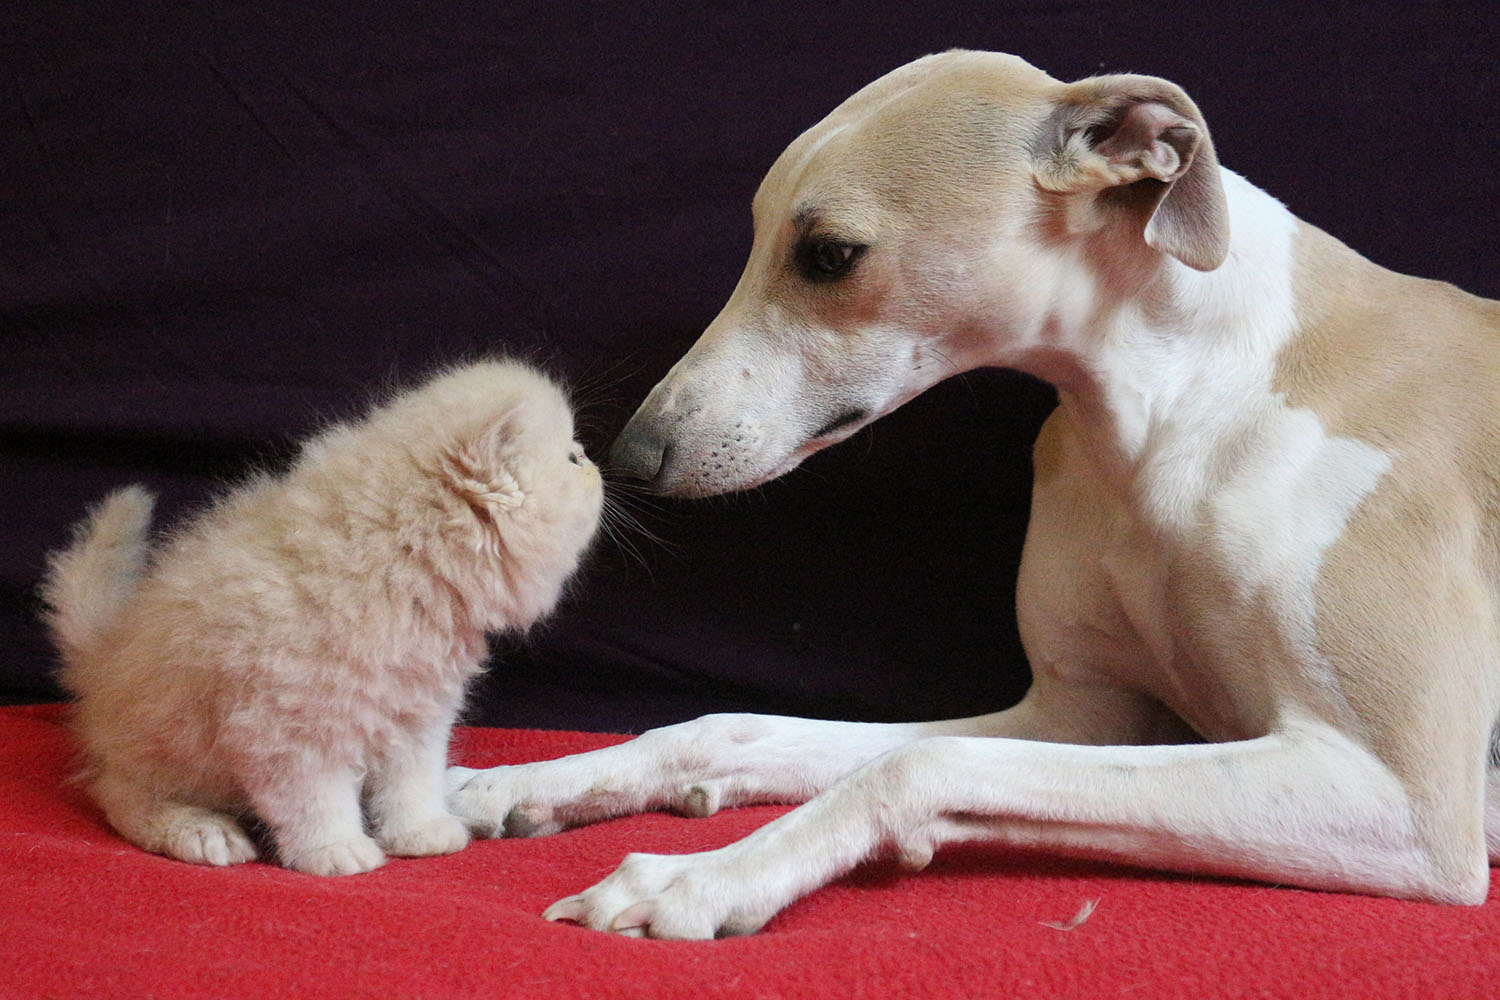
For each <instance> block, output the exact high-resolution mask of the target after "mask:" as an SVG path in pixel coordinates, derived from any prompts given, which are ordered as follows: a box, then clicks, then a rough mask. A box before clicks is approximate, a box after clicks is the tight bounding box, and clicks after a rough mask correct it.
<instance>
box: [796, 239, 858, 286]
mask: <svg viewBox="0 0 1500 1000" xmlns="http://www.w3.org/2000/svg"><path fill="white" fill-rule="evenodd" d="M864 252H865V247H863V246H861V245H860V244H858V243H845V242H843V241H841V240H831V239H826V238H809V239H805V240H803V241H802V242H801V243H799V244H798V245H797V269H798V270H799V271H801V272H802V276H803V277H804V278H806V279H807V280H809V281H836V280H837V279H839V278H842V277H843V276H844V275H846V274H848V273H849V271H850V269H851V268H853V267H854V264H855V262H856V261H857V260H859V258H860V255H861V254H863V253H864Z"/></svg>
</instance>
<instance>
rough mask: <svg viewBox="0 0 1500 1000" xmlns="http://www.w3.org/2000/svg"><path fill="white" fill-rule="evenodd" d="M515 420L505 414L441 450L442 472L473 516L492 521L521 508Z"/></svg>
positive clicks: (523, 492)
mask: <svg viewBox="0 0 1500 1000" xmlns="http://www.w3.org/2000/svg"><path fill="white" fill-rule="evenodd" d="M517 431H518V428H517V417H516V415H515V414H506V415H504V416H502V417H500V418H499V419H496V420H494V421H493V422H491V423H490V424H488V425H487V426H486V427H484V428H483V429H482V430H481V431H479V432H478V433H476V434H472V435H470V436H467V437H463V438H459V439H458V440H456V441H454V442H453V443H451V444H450V445H449V446H448V447H447V448H445V449H444V450H443V460H442V472H443V475H445V476H446V477H447V479H448V482H449V485H450V486H451V487H452V489H453V490H454V492H456V493H457V494H458V495H459V496H461V497H462V498H463V499H464V501H465V502H466V503H468V505H469V506H470V507H471V508H473V509H474V511H475V513H478V514H482V515H484V516H486V517H487V518H488V519H489V520H491V521H494V520H496V519H498V518H499V517H501V516H503V515H505V514H507V513H509V512H510V511H513V510H515V509H517V508H518V507H520V506H521V504H522V503H524V502H525V500H526V492H525V490H524V489H523V488H522V486H521V483H520V482H519V481H518V480H517V479H516V469H515V468H514V466H515V462H514V458H515V449H514V448H513V447H512V443H513V442H514V440H515V437H516V434H517Z"/></svg>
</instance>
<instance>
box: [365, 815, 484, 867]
mask: <svg viewBox="0 0 1500 1000" xmlns="http://www.w3.org/2000/svg"><path fill="white" fill-rule="evenodd" d="M376 839H377V840H378V842H379V844H380V846H381V847H383V848H385V852H386V853H387V854H390V855H394V856H395V857H398V858H430V857H435V856H437V855H439V854H453V853H454V852H456V851H461V850H463V849H464V848H465V847H467V846H468V845H469V830H468V828H467V827H466V826H465V825H464V823H463V821H462V820H460V819H459V818H458V817H456V816H435V817H433V818H432V819H429V820H428V821H427V822H425V823H419V824H417V825H416V826H412V827H401V828H397V829H386V830H382V831H381V832H380V834H379V836H378V837H377V838H376Z"/></svg>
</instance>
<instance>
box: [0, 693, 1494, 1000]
mask: <svg viewBox="0 0 1500 1000" xmlns="http://www.w3.org/2000/svg"><path fill="white" fill-rule="evenodd" d="M618 739H619V737H613V736H602V735H589V734H581V733H558V732H527V731H517V730H494V729H465V730H460V732H459V735H458V737H457V740H456V742H455V754H456V757H457V759H458V760H460V761H461V762H463V763H465V764H468V765H471V766H486V765H489V764H497V763H513V762H517V761H523V760H531V759H536V758H540V757H548V756H555V755H558V754H563V753H571V752H574V751H578V750H584V749H589V748H593V747H596V746H602V745H604V744H607V743H611V742H615V741H617V740H618ZM69 753H70V751H69V744H68V740H67V734H66V731H65V730H64V728H63V726H62V725H61V713H60V712H59V710H58V709H57V708H56V707H54V706H44V707H32V708H11V709H0V913H3V914H4V917H3V920H4V925H3V929H0V954H3V955H4V956H5V957H6V961H5V963H4V968H3V971H0V996H3V997H28V998H29V997H64V996H68V997H71V996H89V997H148V996H149V997H155V998H172V997H257V998H262V997H298V998H319V997H329V998H333V997H337V998H346V997H380V998H391V997H470V996H472V997H483V998H485V1000H503V998H509V997H515V998H525V1000H545V998H549V997H583V998H587V997H609V998H628V997H641V998H652V1000H662V998H672V997H683V998H703V997H716V996H726V997H728V996H733V997H782V996H798V997H800V996H815V997H826V998H844V997H864V996H871V997H881V998H900V997H922V998H945V997H955V998H964V1000H971V998H975V997H1000V996H1005V997H1010V996H1015V997H1080V998H1082V997H1088V998H1095V997H1113V996H1130V997H1142V998H1150V1000H1170V998H1177V997H1182V998H1189V997H1192V998H1198V997H1209V996H1215V997H1281V996H1285V997H1299V998H1312V997H1339V998H1343V1000H1349V998H1356V1000H1357V998H1366V997H1368V998H1381V1000H1388V998H1394V997H1444V998H1449V997H1480V996H1494V995H1496V992H1497V990H1500V986H1497V984H1500V904H1497V901H1496V899H1495V896H1494V895H1492V896H1491V898H1490V902H1489V904H1488V905H1486V906H1483V907H1479V908H1473V909H1460V908H1453V907H1442V906H1433V905H1426V904H1419V903H1402V902H1396V901H1393V900H1386V899H1366V898H1362V897H1357V896H1343V895H1335V894H1330V893H1314V892H1299V891H1294V890H1288V889H1273V888H1267V887H1262V886H1255V885H1242V884H1235V883H1230V882H1223V881H1211V880H1198V879H1190V878H1181V877H1175V876H1165V875H1156V874H1151V873H1143V872H1139V871H1127V870H1121V869H1115V868H1109V867H1104V866H1098V865H1090V864H1081V863H1071V862H1060V861H1053V860H1048V859H1041V858H1036V857H1017V856H1015V855H1012V854H1007V853H1004V852H997V851H991V850H985V849H981V848H977V847H975V848H967V849H963V850H958V851H953V852H949V853H948V854H945V855H942V856H940V857H939V858H938V859H937V860H936V861H934V862H933V864H932V866H931V867H930V868H928V869H927V871H925V872H923V873H922V874H920V875H914V876H902V875H898V874H897V873H896V872H895V871H894V870H893V869H891V868H888V867H880V866H874V867H871V868H868V869H865V870H862V871H861V872H859V873H857V874H856V875H854V876H852V877H850V878H848V879H845V880H843V881H841V882H839V883H838V884H836V885H833V886H831V887H829V888H828V889H826V890H824V891H822V892H819V893H816V894H814V895H812V896H810V897H808V898H807V899H804V900H803V901H801V902H799V903H797V904H795V905H794V906H792V907H791V908H790V909H788V910H787V911H785V912H784V913H782V914H781V915H780V916H779V917H777V918H776V919H775V920H773V921H772V922H771V923H770V924H769V925H768V926H767V927H766V929H765V930H764V931H762V932H761V933H760V934H758V935H756V936H754V937H749V938H739V939H733V940H725V941H715V942H705V943H687V944H683V943H672V942H660V941H638V940H631V939H626V938H618V937H612V936H608V935H604V934H596V933H593V932H590V931H585V930H582V929H579V928H576V927H570V926H565V925H557V924H549V923H546V922H545V921H543V920H541V919H540V917H539V916H538V914H539V913H540V912H541V911H542V909H543V908H544V907H545V906H546V905H547V904H548V903H550V902H552V901H553V900H554V899H556V898H558V897H560V896H564V895H567V894H569V893H572V892H576V891H578V890H580V889H582V888H584V887H585V886H587V885H589V884H591V883H592V882H594V881H595V880H597V879H599V878H600V877H602V876H603V875H605V874H606V873H607V872H608V871H609V870H610V869H611V868H612V867H613V866H614V865H615V864H617V863H618V862H619V860H620V858H621V857H623V856H624V854H626V853H627V852H629V851H651V852H667V853H670V852H683V851H692V850H700V849H704V848H710V847H716V846H719V845H722V844H724V843H726V842H728V841H729V840H731V839H734V838H736V837H739V836H742V835H743V834H745V833H747V832H748V831H750V830H751V829H753V828H754V827H755V826H757V825H758V824H761V823H764V822H766V821H767V820H769V819H771V818H772V817H774V816H776V815H778V813H779V812H780V811H781V810H779V809H771V808H756V809H742V810H729V811H726V812H724V813H721V814H719V815H717V816H714V817H712V818H710V819H704V820H689V819H681V818H677V817H672V816H664V815H652V816H640V817H633V818H629V819H623V820H617V821H614V822H610V823H603V824H600V825H598V826H594V827H590V828H586V829H581V830H574V831H570V832H568V833H564V834H561V835H559V836H556V837H550V838H543V839H538V840H518V841H517V840H513V841H499V840H497V841H482V842H479V843H476V844H474V845H473V846H471V847H470V848H469V849H468V850H465V851H463V852H462V853H460V854H457V855H453V856H451V857H447V858H438V859H423V860H395V861H392V862H390V863H389V864H387V865H386V866H385V867H384V868H381V869H380V870H378V871H375V872H372V873H370V874H368V875H359V876H355V877H352V878H343V879H319V878H314V877H311V876H307V875H299V874H296V873H293V872H288V871H284V870H281V869H278V868H273V867H270V866H267V865H262V864H252V865H243V866H240V867H237V868H231V869H210V868H200V867H196V866H192V865H187V864H183V863H180V862H176V861H169V860H166V859H164V858H159V857H155V856H152V855H149V854H146V853H144V852H142V851H139V850H137V849H136V848H134V847H132V846H131V845H129V844H127V843H126V842H124V841H123V840H121V839H119V838H118V837H116V836H115V835H114V834H113V833H111V832H110V831H109V830H108V829H107V828H106V827H105V826H104V825H103V822H102V820H101V819H100V817H99V815H98V813H97V812H96V811H95V809H94V808H93V807H92V806H91V805H90V804H89V803H88V801H87V800H86V799H85V797H84V796H83V795H82V793H81V792H80V791H79V790H78V789H77V788H76V787H74V786H71V785H68V784H66V783H65V781H64V779H65V776H66V774H67V772H68V769H69V767H70V763H69ZM1090 900H1092V901H1097V907H1096V908H1095V909H1094V910H1093V912H1092V913H1091V914H1090V915H1089V916H1088V917H1087V918H1086V919H1084V920H1082V921H1081V922H1078V923H1076V924H1075V923H1074V918H1075V917H1076V916H1078V915H1079V913H1080V910H1081V909H1082V908H1083V907H1084V904H1085V902H1086V901H1090Z"/></svg>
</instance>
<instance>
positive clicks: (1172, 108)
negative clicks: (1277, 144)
mask: <svg viewBox="0 0 1500 1000" xmlns="http://www.w3.org/2000/svg"><path fill="white" fill-rule="evenodd" d="M1034 148H1035V153H1036V155H1035V157H1034V160H1033V167H1034V170H1035V173H1036V178H1037V182H1038V183H1039V184H1040V185H1041V186H1042V187H1043V188H1045V189H1047V190H1049V191H1055V192H1061V193H1070V194H1073V193H1076V194H1085V195H1090V196H1096V197H1100V198H1107V199H1110V200H1111V202H1112V203H1113V204H1123V205H1127V206H1132V207H1134V206H1139V207H1141V208H1142V209H1143V210H1144V213H1145V239H1146V243H1147V245H1149V246H1151V247H1152V248H1154V249H1156V250H1159V251H1161V252H1162V253H1165V254H1170V255H1171V256H1173V257H1175V258H1177V259H1178V260H1180V261H1182V263H1184V264H1186V265H1187V266H1188V267H1191V268H1195V269H1197V270H1199V271H1212V270H1213V269H1214V268H1216V267H1218V266H1219V265H1220V264H1222V263H1223V262H1224V257H1225V255H1226V254H1228V252H1229V211H1228V207H1227V206H1226V203H1225V200H1224V187H1223V183H1222V182H1221V181H1220V179H1219V162H1218V158H1217V157H1216V156H1215V155H1214V148H1213V142H1212V141H1211V140H1210V139H1209V136H1208V126H1207V125H1205V124H1204V121H1203V116H1202V115H1201V114H1200V113H1199V111H1198V107H1197V105H1195V104H1194V103H1193V102H1192V100H1191V99H1190V98H1189V97H1188V96H1187V94H1186V93H1184V92H1183V90H1182V88H1180V87H1178V86H1177V85H1176V84H1174V83H1171V82H1169V81H1167V80H1162V79H1159V78H1157V77H1151V76H1133V75H1125V76H1102V77H1093V78H1090V79H1088V80H1081V81H1079V82H1078V83H1075V84H1072V85H1071V86H1069V87H1067V88H1066V90H1065V92H1064V94H1063V95H1062V97H1061V98H1060V99H1059V100H1058V101H1057V102H1056V106H1055V109H1054V111H1053V113H1052V114H1051V115H1050V116H1049V117H1048V119H1047V121H1046V123H1045V125H1044V132H1043V134H1042V135H1041V136H1040V137H1039V141H1038V142H1037V144H1036V146H1035V147H1034Z"/></svg>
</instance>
